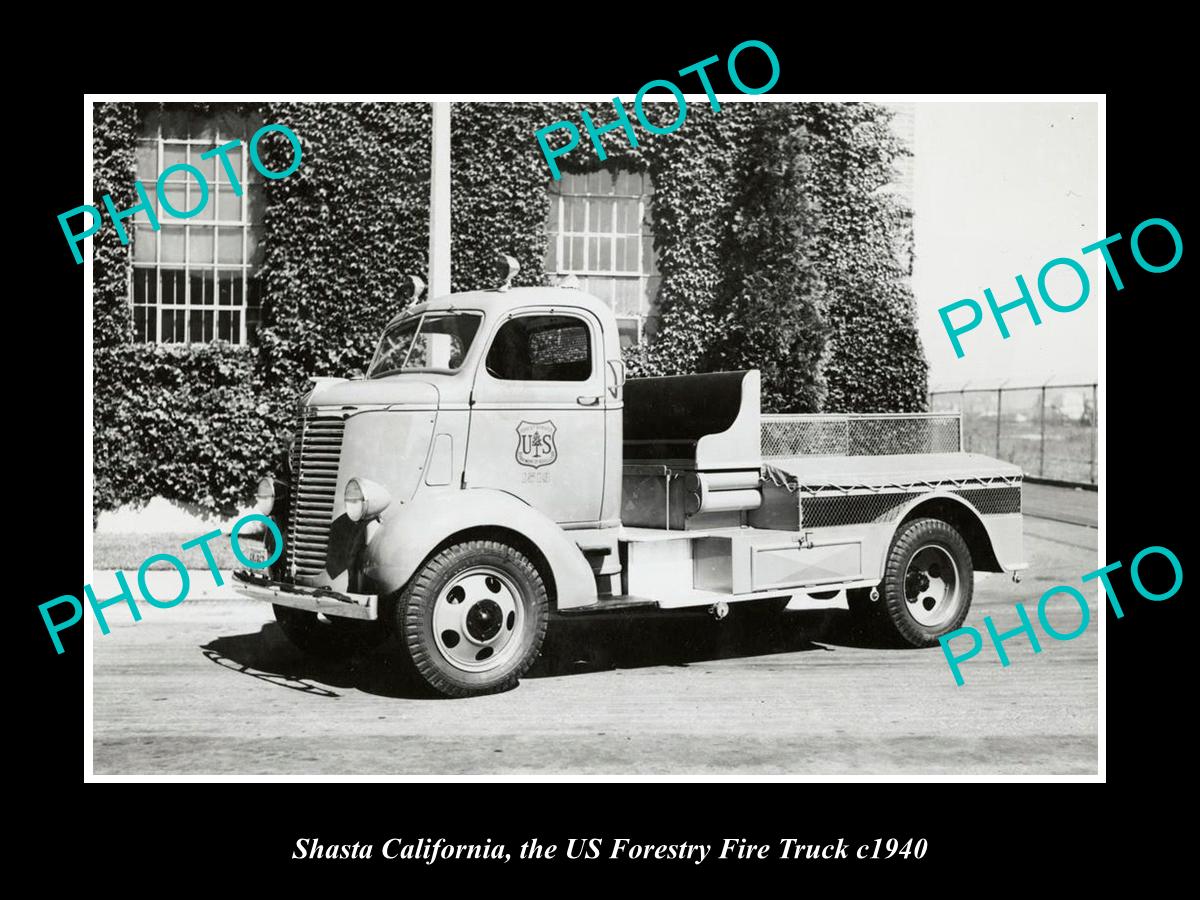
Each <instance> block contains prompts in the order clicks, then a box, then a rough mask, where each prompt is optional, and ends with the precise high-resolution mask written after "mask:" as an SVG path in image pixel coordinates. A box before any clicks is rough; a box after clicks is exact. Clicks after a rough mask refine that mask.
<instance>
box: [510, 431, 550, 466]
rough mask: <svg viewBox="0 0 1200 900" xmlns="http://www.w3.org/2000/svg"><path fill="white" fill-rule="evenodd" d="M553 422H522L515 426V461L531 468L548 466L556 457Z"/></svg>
mask: <svg viewBox="0 0 1200 900" xmlns="http://www.w3.org/2000/svg"><path fill="white" fill-rule="evenodd" d="M557 430H558V429H556V428H555V427H554V423H553V422H548V421H547V422H522V423H521V424H520V425H518V426H517V462H519V463H520V464H521V465H523V466H529V467H530V468H531V469H537V468H539V467H541V466H548V465H550V464H551V463H552V462H554V461H555V460H556V459H558V446H557V445H556V444H555V443H554V432H555V431H557Z"/></svg>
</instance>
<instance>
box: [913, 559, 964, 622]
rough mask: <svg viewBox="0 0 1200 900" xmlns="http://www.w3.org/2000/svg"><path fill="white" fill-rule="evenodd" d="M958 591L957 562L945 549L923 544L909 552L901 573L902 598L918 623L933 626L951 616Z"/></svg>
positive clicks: (959, 586) (955, 607)
mask: <svg viewBox="0 0 1200 900" xmlns="http://www.w3.org/2000/svg"><path fill="white" fill-rule="evenodd" d="M961 593H962V584H961V581H960V579H959V575H958V565H957V564H956V563H955V562H954V558H953V557H952V556H951V555H950V553H949V551H948V550H946V549H945V548H944V547H941V546H940V545H937V544H926V545H925V546H923V547H921V548H919V549H918V550H917V552H916V553H914V554H913V555H912V558H911V559H910V560H909V562H908V567H907V569H906V570H905V573H904V599H905V600H906V601H907V602H908V611H909V614H910V615H911V616H912V617H913V619H915V620H916V621H917V622H918V623H919V624H921V625H924V626H925V627H927V628H934V627H937V626H940V625H942V624H944V623H945V622H947V621H949V620H950V619H952V618H953V617H954V616H955V615H956V614H957V612H958V607H959V601H960V598H961Z"/></svg>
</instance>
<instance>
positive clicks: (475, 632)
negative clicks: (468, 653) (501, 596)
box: [466, 600, 504, 643]
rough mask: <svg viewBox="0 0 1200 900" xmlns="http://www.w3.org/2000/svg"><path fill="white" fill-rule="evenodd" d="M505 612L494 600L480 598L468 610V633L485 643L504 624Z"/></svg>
mask: <svg viewBox="0 0 1200 900" xmlns="http://www.w3.org/2000/svg"><path fill="white" fill-rule="evenodd" d="M503 619H504V613H503V612H501V610H500V604H499V603H496V601H494V600H480V601H479V602H478V603H476V604H475V605H474V606H472V607H471V609H470V610H469V611H468V612H467V623H466V624H467V634H468V635H469V636H470V637H473V638H474V639H475V640H477V641H479V642H480V643H483V642H485V641H490V640H491V639H492V638H494V637H495V636H496V634H497V633H498V632H499V631H500V627H501V625H503V624H504V623H503Z"/></svg>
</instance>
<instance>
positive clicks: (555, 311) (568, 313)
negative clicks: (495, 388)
mask: <svg viewBox="0 0 1200 900" xmlns="http://www.w3.org/2000/svg"><path fill="white" fill-rule="evenodd" d="M534 317H542V318H546V317H560V318H564V319H574V320H576V321H578V322H579V323H580V324H582V325H583V327H584V328H585V329H587V335H588V363H589V367H590V368H589V371H588V376H587V378H582V379H578V380H564V379H553V378H501V377H499V376H498V375H493V374H492V372H491V370H490V369H489V368H488V357H489V356H491V353H492V348H493V347H495V346H496V339H497V338H499V337H500V332H501V331H503V330H504V327H505V326H506V325H508V324H509V323H510V322H514V321H516V320H518V319H528V318H534ZM600 333H601V330H600V327H599V323H597V322H595V320H594V318H593V317H592V316H591V315H587V314H585V313H584V312H583V311H581V310H566V309H561V308H558V307H547V308H544V309H523V310H520V311H518V312H513V313H510V314H509V315H506V316H505V317H504V318H502V319H501V320H500V321H499V323H497V325H496V328H495V330H493V331H492V333H491V335H490V337H489V338H488V342H487V348H486V349H485V350H484V351H483V355H482V356H481V357H480V360H479V371H480V372H482V373H483V374H484V375H485V376H487V378H488V380H489V381H491V382H492V383H493V384H498V385H505V386H510V385H523V384H528V385H555V386H559V387H563V386H566V385H572V386H575V385H581V384H588V383H589V382H591V381H594V380H595V379H596V377H597V375H598V374H599V373H600V372H602V371H603V367H602V366H600V365H599V364H598V363H599V361H601V360H602V359H603V357H604V352H603V347H601V346H600V345H599V344H598V337H599V335H600ZM598 351H599V352H598ZM572 389H574V388H572Z"/></svg>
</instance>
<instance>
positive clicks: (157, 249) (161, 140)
mask: <svg viewBox="0 0 1200 900" xmlns="http://www.w3.org/2000/svg"><path fill="white" fill-rule="evenodd" d="M212 118H214V119H215V118H216V117H212ZM213 133H214V135H215V137H214V138H212V139H208V138H193V137H191V136H190V135H191V129H190V128H189V136H188V137H187V138H168V137H164V136H163V123H162V122H161V121H160V122H159V123H158V126H157V130H156V134H155V135H154V136H153V137H142V136H139V137H137V138H136V139H135V165H136V153H137V150H138V149H140V148H141V147H143V146H145V145H146V144H149V143H151V142H153V144H154V160H155V167H156V174H155V176H154V180H153V181H152V182H151V183H150V184H147V182H146V181H145V180H144V179H143V178H142V176H141V175H139V176H138V180H139V181H141V182H142V184H143V186H145V187H146V194H147V197H148V198H149V200H150V203H151V204H152V207H153V209H154V212H155V216H156V218H157V219H158V223H159V227H158V230H157V231H154V230H153V229H151V228H150V225H149V222H148V221H147V220H146V217H145V214H144V213H139V214H138V215H137V216H135V217H134V218H133V219H131V220H130V221H131V224H132V225H133V226H134V229H133V241H132V242H131V244H130V251H129V252H130V266H129V276H128V279H127V296H128V298H129V304H130V311H131V314H136V313H135V311H136V309H137V308H139V307H140V308H142V309H144V310H146V311H147V312H149V311H153V315H154V317H155V327H154V340H153V341H151V340H147V339H145V338H143V337H142V335H141V334H140V333H139V334H135V339H136V340H137V342H138V343H140V344H146V345H149V344H163V345H166V346H175V347H179V346H187V345H190V344H210V343H216V342H218V341H221V340H225V341H226V342H227V343H229V344H231V345H233V346H239V347H245V346H247V338H248V330H247V321H246V320H247V314H248V313H249V311H250V284H251V282H252V281H253V280H254V278H255V277H256V273H255V272H253V271H252V270H253V269H255V266H254V264H253V263H252V261H251V259H250V230H251V229H252V228H255V227H259V228H260V230H261V229H262V226H261V225H259V226H256V225H255V223H254V222H252V221H251V214H250V188H251V185H252V184H255V185H259V184H260V180H259V179H258V177H257V175H258V173H257V172H256V171H254V170H253V167H252V165H251V163H250V150H249V146H248V136H247V135H244V134H239V135H232V134H227V133H225V132H223V131H222V130H221V128H220V126H219V124H217V123H216V122H215V121H214V127H213ZM232 140H237V141H239V142H240V143H241V151H240V153H239V157H240V163H241V165H240V169H241V171H240V172H238V173H237V178H238V182H239V184H240V186H241V188H242V193H241V196H240V197H237V198H236V199H237V201H238V218H237V219H223V218H220V214H221V212H222V208H221V204H220V203H219V201H218V198H219V196H220V187H222V186H224V187H228V186H230V185H231V184H232V182H231V181H229V179H228V175H227V173H226V171H225V164H224V163H223V162H222V160H221V158H220V157H214V158H213V159H212V162H213V176H214V177H213V178H212V180H211V181H208V202H207V204H206V209H211V210H212V218H206V219H199V218H197V217H191V218H187V219H176V218H174V217H165V213H164V211H163V209H162V203H161V202H160V201H159V197H158V189H157V184H158V178H159V177H160V176H161V174H162V172H163V170H164V169H165V168H166V153H167V149H168V147H180V148H182V149H183V151H184V159H185V161H186V162H187V163H188V164H189V165H196V163H197V162H198V161H199V156H200V154H201V153H204V152H207V151H208V150H212V149H213V148H215V147H220V146H222V145H223V144H226V143H229V141H232ZM193 151H194V157H195V159H193ZM197 168H201V166H199V165H197ZM181 181H182V183H183V185H184V186H185V188H184V207H183V208H184V209H191V208H192V207H193V206H194V204H195V199H196V195H197V194H198V192H199V187H198V186H197V184H196V181H195V179H194V178H193V177H192V176H190V175H185V176H184V177H183V178H182V179H181ZM178 183H180V182H176V181H172V182H168V184H178ZM196 227H200V228H203V229H204V230H207V231H211V233H212V245H213V250H212V261H211V262H209V263H202V262H201V263H193V262H192V260H191V254H192V247H191V243H192V242H191V240H190V238H191V235H192V229H193V228H196ZM167 228H179V229H181V230H182V232H183V235H182V240H183V259H182V260H180V261H175V262H164V261H163V258H162V256H163V232H164V231H165V229H167ZM234 228H236V229H237V230H238V231H239V232H240V234H239V239H240V253H239V257H240V258H241V260H242V261H241V262H239V263H222V262H220V252H221V251H220V239H221V236H222V233H223V231H224V230H225V229H234ZM146 232H150V233H153V234H154V236H155V241H154V260H153V261H149V260H138V259H137V258H136V256H137V251H136V242H137V240H138V237H139V235H141V234H143V233H146ZM261 237H262V236H261V235H260V240H261ZM168 268H169V269H171V270H172V271H182V272H183V299H182V300H180V299H178V298H175V299H173V300H172V302H170V303H166V302H164V300H163V284H164V278H163V272H164V269H168ZM138 270H141V271H150V272H152V273H153V275H152V280H153V288H154V290H153V293H154V300H153V302H147V301H145V300H143V301H142V302H139V301H138V300H137V298H136V295H135V283H134V282H135V280H136V278H137V272H138ZM195 273H210V274H211V275H212V291H213V294H212V303H193V302H192V277H193V275H194V274H195ZM230 273H236V275H237V278H236V282H233V283H240V285H241V301H240V303H235V302H233V297H232V296H231V297H230V303H229V304H228V305H224V304H222V303H221V276H222V274H225V275H228V274H230ZM149 286H150V283H149V282H147V293H149ZM230 290H231V294H232V292H233V287H232V283H231V288H230ZM261 305H262V304H261V298H260V300H259V311H260V315H261ZM223 310H224V311H227V312H228V313H229V314H230V337H229V338H221V337H220V333H221V326H220V313H221V312H222V311H223ZM164 311H169V312H171V313H172V316H171V321H172V338H171V339H170V340H166V339H164V335H163V331H164V329H163V321H162V314H163V312H164ZM196 311H200V312H202V313H206V312H209V311H211V312H212V316H213V318H212V337H211V338H205V337H204V335H203V333H202V334H201V335H200V337H198V338H197V337H195V336H193V334H192V316H191V313H193V312H196ZM179 312H182V313H184V317H183V323H184V324H183V331H184V339H183V340H182V341H179V340H175V339H174V330H175V328H174V319H175V314H176V313H179ZM235 312H236V313H237V314H238V315H237V320H238V327H237V328H236V329H234V328H233V327H232V326H233V322H232V319H233V313H235ZM200 321H201V331H202V332H203V331H205V328H204V316H203V315H202V316H201V319H200ZM134 327H135V329H136V327H137V326H136V319H135V324H134Z"/></svg>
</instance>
